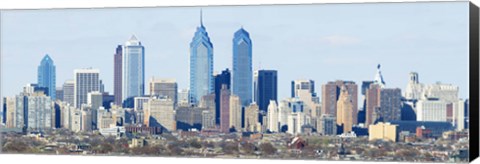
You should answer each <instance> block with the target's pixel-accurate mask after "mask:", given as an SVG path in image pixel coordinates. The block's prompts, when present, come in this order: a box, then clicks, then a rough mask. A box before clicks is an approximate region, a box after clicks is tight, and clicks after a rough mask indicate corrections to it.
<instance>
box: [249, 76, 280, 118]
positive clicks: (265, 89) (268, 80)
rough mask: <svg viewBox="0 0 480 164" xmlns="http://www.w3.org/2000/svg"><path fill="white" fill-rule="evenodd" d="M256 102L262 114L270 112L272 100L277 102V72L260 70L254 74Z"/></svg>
mask: <svg viewBox="0 0 480 164" xmlns="http://www.w3.org/2000/svg"><path fill="white" fill-rule="evenodd" d="M254 76H255V77H254V79H255V81H254V88H255V89H254V91H255V102H256V104H258V107H259V110H260V111H261V112H264V113H266V112H268V111H267V110H268V104H269V103H270V100H275V101H277V80H278V77H277V71H276V70H258V71H255V74H254Z"/></svg>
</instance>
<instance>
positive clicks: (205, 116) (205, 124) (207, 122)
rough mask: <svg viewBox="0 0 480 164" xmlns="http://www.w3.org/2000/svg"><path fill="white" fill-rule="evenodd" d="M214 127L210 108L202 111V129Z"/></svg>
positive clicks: (213, 116)
mask: <svg viewBox="0 0 480 164" xmlns="http://www.w3.org/2000/svg"><path fill="white" fill-rule="evenodd" d="M215 127H216V124H215V115H214V113H213V112H212V111H210V110H204V111H202V129H213V128H215Z"/></svg>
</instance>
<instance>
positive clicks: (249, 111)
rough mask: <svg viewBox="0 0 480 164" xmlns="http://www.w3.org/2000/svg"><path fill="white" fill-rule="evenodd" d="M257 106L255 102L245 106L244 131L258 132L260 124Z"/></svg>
mask: <svg viewBox="0 0 480 164" xmlns="http://www.w3.org/2000/svg"><path fill="white" fill-rule="evenodd" d="M259 112H260V111H259V108H258V105H257V104H255V103H252V104H250V105H249V106H248V107H246V108H245V121H244V122H245V131H247V132H260V131H261V128H262V126H261V124H260V120H259Z"/></svg>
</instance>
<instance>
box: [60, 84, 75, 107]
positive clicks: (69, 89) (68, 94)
mask: <svg viewBox="0 0 480 164" xmlns="http://www.w3.org/2000/svg"><path fill="white" fill-rule="evenodd" d="M62 88H63V89H62V90H63V101H64V102H67V103H68V104H70V105H71V106H74V105H75V81H74V80H67V81H65V83H63V86H62Z"/></svg>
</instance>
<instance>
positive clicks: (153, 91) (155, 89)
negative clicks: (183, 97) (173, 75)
mask: <svg viewBox="0 0 480 164" xmlns="http://www.w3.org/2000/svg"><path fill="white" fill-rule="evenodd" d="M149 89H150V96H154V97H162V98H168V99H171V100H172V101H173V103H174V104H175V106H176V105H177V102H178V96H177V90H178V85H177V82H176V81H175V79H156V78H154V77H152V78H151V79H150V82H149Z"/></svg>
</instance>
